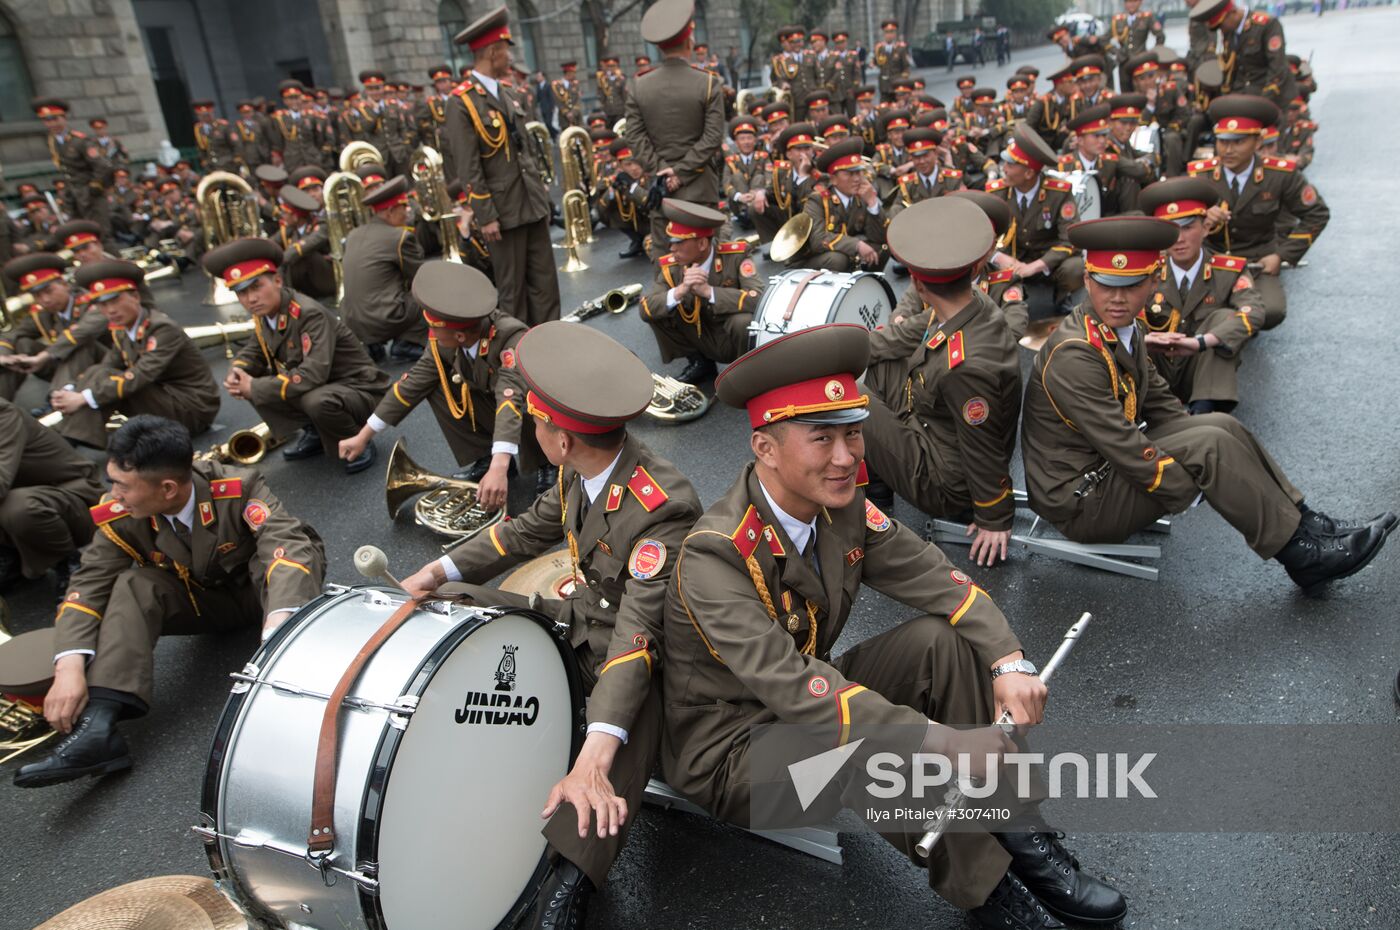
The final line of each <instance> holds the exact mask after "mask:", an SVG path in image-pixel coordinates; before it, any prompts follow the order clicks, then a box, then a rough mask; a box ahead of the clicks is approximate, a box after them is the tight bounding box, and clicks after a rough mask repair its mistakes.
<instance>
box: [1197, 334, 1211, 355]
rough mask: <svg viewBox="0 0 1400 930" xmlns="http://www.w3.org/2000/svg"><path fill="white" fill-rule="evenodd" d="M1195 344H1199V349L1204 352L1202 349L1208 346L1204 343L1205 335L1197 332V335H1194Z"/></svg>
mask: <svg viewBox="0 0 1400 930" xmlns="http://www.w3.org/2000/svg"><path fill="white" fill-rule="evenodd" d="M1196 345H1198V346H1200V347H1201V351H1202V352H1204V351H1205V350H1206V349H1207V348H1208V346H1207V345H1206V337H1205V336H1202V335H1200V334H1197V336H1196Z"/></svg>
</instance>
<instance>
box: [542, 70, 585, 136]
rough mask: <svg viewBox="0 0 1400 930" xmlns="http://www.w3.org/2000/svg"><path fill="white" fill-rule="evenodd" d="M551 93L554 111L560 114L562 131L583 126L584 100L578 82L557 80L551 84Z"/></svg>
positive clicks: (566, 79)
mask: <svg viewBox="0 0 1400 930" xmlns="http://www.w3.org/2000/svg"><path fill="white" fill-rule="evenodd" d="M549 92H550V94H551V95H553V97H554V109H555V111H556V112H557V113H558V114H559V128H560V129H567V128H569V127H570V126H581V125H583V100H582V97H581V93H580V90H579V86H578V81H571V80H569V79H568V78H555V79H554V80H552V81H550V82H549Z"/></svg>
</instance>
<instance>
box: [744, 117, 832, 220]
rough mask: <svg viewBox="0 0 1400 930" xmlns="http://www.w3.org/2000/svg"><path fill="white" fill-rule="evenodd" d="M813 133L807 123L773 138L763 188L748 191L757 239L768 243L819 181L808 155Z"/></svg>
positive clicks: (800, 210)
mask: <svg viewBox="0 0 1400 930" xmlns="http://www.w3.org/2000/svg"><path fill="white" fill-rule="evenodd" d="M816 135H817V130H816V127H814V126H813V125H812V124H811V123H793V124H792V125H791V126H788V127H787V128H786V129H784V130H783V131H782V132H780V133H778V135H777V136H776V137H775V138H774V139H773V143H772V146H771V151H772V155H773V167H772V170H770V171H769V172H768V184H767V187H766V188H760V189H758V190H754V191H752V193H753V197H751V198H750V199H749V207H750V209H751V211H752V212H751V214H750V215H751V216H752V217H753V221H754V225H755V226H757V227H758V237H759V239H760V240H761V241H763V242H772V241H773V236H774V235H776V234H777V232H778V230H779V229H781V228H782V227H783V224H784V223H786V222H787V221H788V220H790V219H792V218H793V217H794V216H796V215H797V214H799V213H801V212H802V211H803V209H804V208H805V207H806V206H807V200H808V199H809V198H810V197H812V195H814V194H816V193H817V192H818V188H819V185H820V182H819V180H818V175H817V172H816V164H815V163H814V160H813V157H812V154H813V151H814V148H815V143H816Z"/></svg>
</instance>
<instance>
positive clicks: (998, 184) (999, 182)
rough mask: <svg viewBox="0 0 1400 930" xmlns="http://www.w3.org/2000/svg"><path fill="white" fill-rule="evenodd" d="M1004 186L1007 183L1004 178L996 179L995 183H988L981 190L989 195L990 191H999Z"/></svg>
mask: <svg viewBox="0 0 1400 930" xmlns="http://www.w3.org/2000/svg"><path fill="white" fill-rule="evenodd" d="M1006 186H1007V183H1006V179H1005V178H997V179H996V180H995V181H988V182H987V186H986V187H985V188H983V190H985V191H987V192H988V193H991V192H992V191H999V190H1001V189H1002V188H1004V187H1006Z"/></svg>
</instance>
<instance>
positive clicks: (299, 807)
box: [195, 587, 583, 930]
mask: <svg viewBox="0 0 1400 930" xmlns="http://www.w3.org/2000/svg"><path fill="white" fill-rule="evenodd" d="M404 600H405V595H404V593H403V592H402V591H399V590H396V589H392V588H382V587H362V588H337V587H331V588H329V589H328V593H327V595H325V596H323V597H321V598H318V599H317V600H316V601H313V602H312V603H311V604H309V605H307V606H306V607H304V608H303V609H302V610H301V611H299V612H298V613H297V614H296V615H295V616H294V617H293V618H292V619H290V620H288V621H287V622H286V623H285V624H283V626H282V627H281V628H280V629H278V631H277V633H276V634H275V635H274V636H273V637H272V638H271V639H270V640H269V641H268V642H267V643H266V644H265V645H264V646H263V647H262V649H261V650H260V651H259V652H258V653H257V655H255V656H254V657H253V660H252V662H250V663H249V665H248V666H247V667H245V668H244V670H243V671H242V672H241V673H239V674H237V675H235V676H234V679H235V681H236V684H235V685H234V687H233V693H232V695H230V697H229V700H228V703H227V705H226V706H225V707H224V713H223V717H222V719H221V720H220V723H219V728H218V731H217V733H216V734H215V737H214V745H213V749H212V750H211V751H210V755H209V765H208V769H207V772H206V775H205V781H204V794H203V799H202V804H201V824H200V825H199V826H197V827H196V828H195V832H196V833H198V834H199V835H200V836H202V837H203V838H204V841H205V844H206V850H207V852H208V855H209V862H210V866H211V868H212V870H213V873H214V878H215V879H216V880H217V881H218V883H219V886H220V887H221V888H222V890H223V891H224V892H225V893H226V894H227V895H228V896H229V898H230V899H231V900H232V901H233V902H234V903H235V904H237V905H238V906H239V907H240V908H242V909H243V910H244V911H245V912H246V913H247V915H248V916H249V917H250V918H251V919H252V921H254V922H262V923H264V924H266V925H268V926H271V927H285V928H318V930H347V928H365V930H370V928H378V930H423V928H429V927H453V928H463V930H489V928H494V927H507V926H511V925H513V924H514V923H515V922H516V921H517V920H518V919H519V918H520V917H521V915H522V914H523V913H524V912H525V911H526V909H528V908H529V907H530V905H531V903H532V902H533V900H534V898H535V895H536V892H537V891H538V888H539V885H540V883H541V881H542V880H543V878H544V876H545V874H546V872H547V869H548V863H547V862H546V859H545V840H544V837H543V836H542V835H541V834H540V826H541V821H540V815H539V811H540V808H541V807H542V806H543V804H544V800H545V798H546V797H548V794H549V790H550V788H551V787H553V785H554V783H555V782H557V781H558V780H559V779H560V778H562V777H563V776H564V774H565V773H566V772H568V770H569V766H570V765H571V764H572V761H573V758H574V756H575V755H577V752H578V747H579V745H580V742H581V739H582V734H581V725H582V720H583V696H582V689H581V687H580V683H579V677H578V671H577V669H576V667H575V665H574V662H573V659H572V657H571V656H570V655H569V649H568V644H567V641H566V640H565V638H564V636H563V630H562V628H561V627H559V626H558V625H557V624H555V623H554V622H552V621H550V620H547V619H546V618H544V617H543V616H541V615H539V614H537V613H534V612H532V611H528V610H517V609H503V608H486V609H483V608H478V607H467V606H462V605H456V604H449V603H446V602H440V601H429V602H427V603H425V604H423V605H421V606H420V607H419V609H418V610H417V611H416V612H415V613H414V614H412V615H411V616H410V617H409V618H408V619H407V620H405V621H404V623H403V624H402V626H400V627H399V628H398V629H397V630H395V631H394V633H393V634H392V635H391V636H389V638H388V639H387V640H386V641H385V642H384V643H383V645H382V646H381V647H380V648H379V650H378V651H377V652H375V653H374V655H373V656H372V657H371V658H370V660H369V661H368V662H367V663H366V665H365V666H364V668H363V670H362V671H361V672H360V675H359V677H358V678H357V680H356V682H355V684H354V687H353V688H352V689H351V692H350V695H349V696H348V697H347V698H346V699H345V702H344V705H343V709H342V710H341V713H340V729H339V733H340V746H339V753H338V758H337V760H336V763H337V770H336V775H335V823H334V830H335V833H334V836H335V837H336V847H335V850H334V852H333V854H332V855H331V856H330V857H329V860H328V861H327V862H326V863H325V865H319V864H312V862H311V861H310V860H309V859H308V858H307V855H306V852H307V848H306V843H307V840H306V837H307V833H308V830H309V828H310V823H311V797H312V784H313V780H314V767H315V761H316V751H317V742H318V736H319V733H320V728H321V719H322V715H323V712H324V710H325V702H326V700H327V699H328V696H329V695H330V694H331V692H332V691H334V690H335V687H336V684H337V682H338V681H339V680H340V677H341V675H342V673H343V671H344V669H346V668H347V667H349V665H350V664H351V662H352V660H353V659H354V658H355V656H356V654H357V653H358V652H359V650H360V648H361V647H362V646H363V645H364V644H365V643H366V642H367V641H368V640H369V639H370V637H371V636H373V635H374V633H375V632H376V631H377V630H378V629H379V628H380V627H381V626H383V624H384V622H385V621H386V620H387V619H388V618H389V617H390V615H391V614H392V613H393V612H394V611H395V610H396V609H397V608H398V607H399V606H400V605H402V604H403V603H404ZM255 925H256V924H255Z"/></svg>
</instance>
